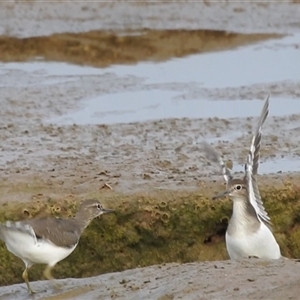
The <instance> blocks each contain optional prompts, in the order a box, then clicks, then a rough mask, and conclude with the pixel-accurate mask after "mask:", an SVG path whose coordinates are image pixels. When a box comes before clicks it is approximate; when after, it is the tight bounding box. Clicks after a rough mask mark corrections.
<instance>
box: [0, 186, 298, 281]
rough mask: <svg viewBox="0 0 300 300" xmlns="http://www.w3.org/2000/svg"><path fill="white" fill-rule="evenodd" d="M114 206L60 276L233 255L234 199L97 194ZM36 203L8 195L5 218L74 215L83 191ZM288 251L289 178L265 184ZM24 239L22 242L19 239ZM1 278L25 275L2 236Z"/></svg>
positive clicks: (293, 243)
mask: <svg viewBox="0 0 300 300" xmlns="http://www.w3.org/2000/svg"><path fill="white" fill-rule="evenodd" d="M93 196H94V197H96V198H97V199H99V200H100V201H101V202H103V203H104V204H107V205H108V204H109V207H111V208H113V209H115V214H113V215H110V216H106V218H98V219H96V220H94V222H93V223H92V224H91V225H90V226H89V227H88V228H87V229H86V232H85V233H84V234H83V236H82V238H81V240H80V242H79V245H78V247H77V248H76V250H75V251H74V253H73V254H72V255H70V256H69V257H68V258H67V259H65V260H63V261H62V262H61V263H58V264H57V266H56V267H55V268H54V271H53V272H54V274H55V277H57V278H64V277H88V276H94V275H99V274H102V273H107V272H114V271H122V270H125V269H130V268H135V267H138V266H141V267H143V266H149V265H154V264H160V263H167V262H192V261H206V260H222V259H228V256H227V252H226V248H225V243H224V234H225V231H226V226H227V223H228V219H229V218H230V215H231V207H232V204H231V202H230V201H229V200H226V199H225V200H222V201H213V200H211V199H210V198H209V197H206V196H204V195H203V194H201V193H200V192H199V191H198V192H172V191H163V192H157V193H156V194H154V195H143V194H135V195H122V194H116V193H114V192H112V193H103V192H102V193H100V192H99V193H98V194H93ZM32 198H33V199H32V201H31V202H30V203H28V202H27V203H26V204H23V203H19V204H17V203H6V204H5V205H3V206H2V207H1V209H0V220H1V221H4V220H20V219H25V218H31V217H38V216H46V215H53V216H60V217H71V216H73V215H74V212H75V211H76V208H77V205H78V203H79V199H77V198H76V197H75V196H74V195H69V196H65V197H64V198H63V199H51V198H49V197H47V196H44V195H42V194H37V195H35V196H33V197H32ZM262 198H263V201H264V203H265V206H266V209H267V211H268V213H269V215H270V217H271V219H272V221H273V224H274V231H275V235H276V237H277V238H278V242H279V244H280V246H281V248H282V252H283V255H285V256H291V257H298V256H299V253H300V243H299V242H298V240H299V239H298V237H299V236H300V233H299V232H300V231H299V230H298V228H299V219H300V204H299V203H300V202H299V198H300V196H299V193H298V188H297V187H296V186H294V185H292V184H290V183H285V185H284V187H283V188H282V189H276V188H270V187H268V188H267V189H265V190H262ZM20 246H21V245H20ZM0 256H1V263H0V274H1V275H0V283H1V285H7V284H12V283H17V282H22V278H21V277H20V269H22V262H21V261H20V260H18V259H17V258H16V257H14V256H13V255H12V254H10V253H9V252H8V251H7V250H6V248H5V245H4V243H1V244H0ZM42 268H43V266H34V267H33V269H36V271H33V272H31V278H30V280H38V279H40V278H41V273H42Z"/></svg>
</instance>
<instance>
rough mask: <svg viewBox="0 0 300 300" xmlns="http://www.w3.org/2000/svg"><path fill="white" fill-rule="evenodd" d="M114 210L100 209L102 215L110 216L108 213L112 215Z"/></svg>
mask: <svg viewBox="0 0 300 300" xmlns="http://www.w3.org/2000/svg"><path fill="white" fill-rule="evenodd" d="M113 212H114V210H113V209H108V208H103V209H102V213H103V214H110V213H113Z"/></svg>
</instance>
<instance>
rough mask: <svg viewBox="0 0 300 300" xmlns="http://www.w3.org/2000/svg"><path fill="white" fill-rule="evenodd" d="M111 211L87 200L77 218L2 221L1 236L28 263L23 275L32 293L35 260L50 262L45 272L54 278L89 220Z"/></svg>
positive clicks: (8, 246)
mask: <svg viewBox="0 0 300 300" xmlns="http://www.w3.org/2000/svg"><path fill="white" fill-rule="evenodd" d="M110 212H113V210H111V209H104V208H103V207H102V205H101V204H100V203H99V202H98V201H97V200H85V201H84V202H83V203H82V204H81V206H80V208H79V211H78V212H77V214H76V216H75V218H70V219H60V218H41V219H29V220H24V221H19V222H11V221H7V222H6V223H5V224H0V239H1V240H2V241H4V243H5V244H6V248H7V249H8V250H9V251H10V252H11V253H13V254H14V255H16V256H17V257H19V258H20V259H22V260H23V262H24V264H25V270H24V272H23V275H22V276H23V279H24V281H25V283H26V285H27V288H28V291H29V293H34V291H33V290H32V289H31V287H30V285H29V280H28V270H29V268H30V267H31V266H32V265H34V264H47V267H46V269H45V271H44V276H45V277H46V278H47V279H50V280H53V279H54V278H53V277H52V275H51V269H52V268H53V267H54V266H55V265H56V264H57V263H58V262H59V261H61V260H63V259H65V258H66V257H67V256H69V255H70V254H71V253H72V252H73V251H74V249H75V248H76V246H77V244H78V242H79V239H80V236H81V234H82V233H83V231H84V229H85V228H86V227H87V226H88V225H89V223H90V222H91V221H92V220H93V219H94V218H96V217H98V216H100V215H102V214H104V213H110Z"/></svg>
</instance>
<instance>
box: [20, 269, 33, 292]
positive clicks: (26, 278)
mask: <svg viewBox="0 0 300 300" xmlns="http://www.w3.org/2000/svg"><path fill="white" fill-rule="evenodd" d="M29 268H30V267H28V266H27V265H26V268H25V270H24V272H23V274H22V277H23V279H24V281H25V283H26V285H27V289H28V292H29V293H30V294H34V293H35V291H34V290H33V289H32V288H31V287H30V284H29V280H28V270H29Z"/></svg>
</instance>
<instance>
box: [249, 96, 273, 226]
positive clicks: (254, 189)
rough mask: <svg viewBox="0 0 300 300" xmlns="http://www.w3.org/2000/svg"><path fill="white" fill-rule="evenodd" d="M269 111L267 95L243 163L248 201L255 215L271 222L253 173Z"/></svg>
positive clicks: (256, 167) (255, 172)
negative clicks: (263, 126) (262, 130)
mask: <svg viewBox="0 0 300 300" xmlns="http://www.w3.org/2000/svg"><path fill="white" fill-rule="evenodd" d="M268 113H269V96H268V97H267V99H266V101H265V104H264V107H263V109H262V112H261V115H260V118H259V121H258V125H257V129H256V131H255V134H254V135H253V138H252V142H251V146H250V149H249V153H248V156H247V162H246V164H245V178H246V182H247V187H248V192H249V201H250V203H251V205H252V206H253V208H254V209H255V211H256V213H257V216H258V217H259V218H260V219H261V220H262V221H265V222H267V223H269V224H271V220H270V217H269V216H268V213H267V212H266V210H265V208H264V205H263V202H262V200H261V197H260V193H259V189H258V185H257V182H256V178H255V175H256V174H257V170H258V165H259V157H260V154H259V152H260V143H261V128H262V125H263V124H264V122H265V120H266V118H267V116H268Z"/></svg>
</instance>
